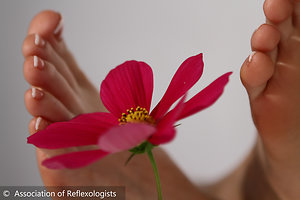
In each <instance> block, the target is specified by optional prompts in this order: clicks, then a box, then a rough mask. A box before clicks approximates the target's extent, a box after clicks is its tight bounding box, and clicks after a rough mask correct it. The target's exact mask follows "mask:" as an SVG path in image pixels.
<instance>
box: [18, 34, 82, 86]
mask: <svg viewBox="0 0 300 200" xmlns="http://www.w3.org/2000/svg"><path fill="white" fill-rule="evenodd" d="M22 49H23V55H24V57H25V58H26V57H29V56H34V55H36V56H39V57H40V58H42V59H43V60H46V61H49V62H51V63H53V65H54V66H55V67H56V69H57V71H59V73H60V74H61V75H62V76H63V77H64V78H65V79H66V80H67V81H68V83H69V84H70V85H71V86H72V87H73V88H76V87H77V84H76V80H75V78H74V76H73V74H72V72H71V71H70V69H69V68H68V66H67V64H66V63H65V61H64V59H62V58H61V57H60V56H59V55H58V54H57V53H56V51H55V50H54V49H53V48H52V46H51V44H50V43H49V42H47V41H45V40H44V39H43V37H41V36H40V35H38V34H32V35H28V36H27V37H26V38H25V40H24V44H23V48H22Z"/></svg>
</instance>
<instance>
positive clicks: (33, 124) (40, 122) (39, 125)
mask: <svg viewBox="0 0 300 200" xmlns="http://www.w3.org/2000/svg"><path fill="white" fill-rule="evenodd" d="M50 124H51V122H50V121H48V120H46V119H44V118H42V117H34V118H32V119H31V120H30V122H29V124H28V130H29V133H30V135H32V134H34V133H36V132H37V131H40V130H44V129H45V128H46V127H47V126H49V125H50Z"/></svg>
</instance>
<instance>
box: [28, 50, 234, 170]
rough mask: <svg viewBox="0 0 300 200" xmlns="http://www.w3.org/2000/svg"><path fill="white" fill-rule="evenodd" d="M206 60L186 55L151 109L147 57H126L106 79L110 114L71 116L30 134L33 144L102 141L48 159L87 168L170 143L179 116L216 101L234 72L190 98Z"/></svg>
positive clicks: (70, 144) (62, 145)
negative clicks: (93, 147)
mask: <svg viewBox="0 0 300 200" xmlns="http://www.w3.org/2000/svg"><path fill="white" fill-rule="evenodd" d="M203 65H204V64H203V59H202V54H199V55H196V56H193V57H190V58H188V59H187V60H185V61H184V62H183V63H182V64H181V66H180V67H179V69H178V70H177V72H176V73H175V75H174V77H173V78H172V81H171V83H170V85H169V87H168V89H167V91H166V93H165V94H164V96H163V97H162V99H161V100H160V102H159V103H158V104H157V105H156V107H155V108H154V109H153V110H152V111H151V112H149V111H150V106H151V99H152V92H153V73H152V69H151V68H150V66H149V65H147V64H146V63H144V62H138V61H127V62H125V63H123V64H121V65H119V66H117V67H116V68H115V69H113V70H111V71H110V72H109V74H108V75H107V76H106V78H105V80H104V81H103V82H102V84H101V90H100V97H101V100H102V102H103V104H104V106H105V107H106V108H107V110H108V111H109V113H106V112H97V113H90V114H82V115H79V116H77V117H75V118H74V119H72V120H70V121H66V122H57V123H53V124H51V125H50V126H48V127H47V128H46V129H45V130H41V131H39V132H37V133H35V134H34V135H32V136H30V137H28V143H30V144H34V145H35V146H37V147H39V148H46V149H58V148H68V147H79V146H87V145H97V147H98V149H96V150H88V151H75V152H71V153H66V154H62V155H58V156H54V157H52V158H49V159H46V160H44V161H43V165H44V166H46V167H48V168H52V169H60V168H79V167H83V166H86V165H88V164H90V163H92V162H95V161H97V160H99V159H101V158H103V157H104V156H107V155H108V154H111V153H115V152H120V151H124V150H130V149H132V148H134V147H137V146H138V145H140V144H142V143H143V142H145V141H148V142H150V143H151V144H153V145H160V144H164V143H167V142H170V141H171V140H172V139H173V138H174V136H175V133H176V130H175V126H174V124H175V123H176V121H178V120H180V119H183V118H186V117H188V116H190V115H192V114H195V113H197V112H199V111H201V110H203V109H205V108H207V107H209V106H210V105H212V104H213V103H214V102H215V101H216V100H217V99H218V98H219V97H220V95H221V94H222V93H223V90H224V87H225V85H226V84H227V82H228V80H229V76H230V74H231V72H228V73H226V74H224V75H222V76H221V77H219V78H218V79H216V80H215V81H214V82H212V83H211V84H210V85H209V86H207V87H206V88H205V89H203V90H202V91H200V92H199V93H198V94H196V95H195V96H194V97H193V98H191V99H190V100H188V101H186V102H185V96H186V93H187V92H188V90H189V89H190V88H191V87H192V86H193V85H194V84H195V83H196V82H197V81H198V80H199V79H200V77H201V75H202V72H203ZM180 98H181V99H180ZM178 99H180V101H179V102H178V103H177V105H176V106H175V107H174V109H172V110H170V108H171V106H172V105H173V104H174V103H175V102H176V101H177V100H178ZM169 110H170V111H169Z"/></svg>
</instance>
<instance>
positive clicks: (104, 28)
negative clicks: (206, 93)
mask: <svg viewBox="0 0 300 200" xmlns="http://www.w3.org/2000/svg"><path fill="white" fill-rule="evenodd" d="M262 4H263V1H262V0H259V1H254V0H243V1H241V0H226V1H224V0H214V1H207V0H192V1H191V0H186V1H175V0H164V1H162V0H151V1H146V0H126V1H124V0H119V1H116V0H106V1H104V0H101V1H100V0H89V1H83V0H82V1H78V0H72V1H66V0H55V1H54V0H51V1H50V0H47V1H40V0H27V1H21V0H19V1H16V0H1V1H0V25H1V27H0V90H1V91H0V99H1V101H0V185H41V184H42V182H41V179H40V177H39V173H38V170H37V166H36V160H35V154H34V147H33V146H31V145H28V144H26V137H27V136H28V131H27V123H28V122H29V120H30V119H31V117H30V115H29V114H28V113H27V111H26V110H25V106H24V100H23V95H24V92H25V90H26V89H27V88H29V87H30V86H29V85H28V84H27V83H26V82H25V80H24V78H23V71H22V65H23V60H24V59H23V57H22V53H21V45H22V42H23V39H24V37H25V35H26V31H27V26H28V24H29V22H30V20H31V18H32V17H33V16H34V15H35V14H36V13H38V12H39V11H41V10H43V9H54V10H56V11H59V12H61V13H62V15H63V17H64V22H65V29H64V38H65V40H66V42H67V44H68V46H69V48H70V49H71V50H72V52H73V53H74V55H75V57H76V58H77V60H78V62H79V64H80V66H81V67H82V68H83V70H84V71H85V72H86V73H87V75H88V76H89V78H90V79H91V80H92V82H93V83H94V84H95V85H97V87H99V85H100V83H101V81H102V80H103V79H104V77H105V76H106V74H107V73H108V71H109V70H110V69H112V68H113V67H115V66H116V65H118V64H120V63H122V62H124V61H125V60H129V59H136V60H142V61H145V62H147V63H148V64H149V65H150V66H151V67H152V68H153V71H154V77H155V88H154V101H153V102H154V105H155V104H156V103H157V102H158V101H159V99H160V98H161V96H162V95H163V93H164V91H165V90H166V87H167V86H168V84H169V82H170V80H171V77H172V76H173V74H174V73H175V71H176V69H177V68H178V66H179V65H180V64H181V63H182V62H183V61H184V60H185V59H186V58H187V57H189V56H192V55H195V54H198V53H200V52H203V53H204V61H205V70H204V74H203V77H202V78H201V80H200V81H199V83H198V84H197V85H196V86H195V87H194V88H193V90H192V91H191V92H190V94H195V93H196V92H197V91H200V90H201V89H202V88H203V87H205V86H206V85H208V84H209V83H210V82H212V81H213V80H214V79H216V78H217V77H219V76H220V75H222V74H223V73H225V72H228V71H233V72H234V74H233V75H232V76H231V79H230V82H229V85H228V86H227V87H226V90H225V93H224V95H223V96H222V97H221V98H220V99H219V100H218V102H217V103H216V104H215V105H213V107H211V108H209V109H207V110H205V111H203V112H201V113H198V114H197V115H195V116H192V117H190V118H188V119H186V120H184V121H182V125H181V126H180V127H179V128H178V135H177V137H176V139H175V140H174V141H173V142H172V143H170V144H168V145H166V146H165V148H166V150H167V151H168V152H169V153H170V155H171V156H172V158H173V159H174V160H175V161H176V162H177V163H178V165H179V166H180V167H181V168H182V169H183V171H184V172H185V173H186V174H187V175H188V176H189V177H190V178H191V179H192V180H193V181H195V182H199V183H211V182H213V181H216V180H218V179H220V178H222V177H223V176H224V175H225V174H227V173H228V172H230V171H231V170H233V169H234V167H235V166H236V165H237V164H238V163H240V162H241V161H242V160H243V158H244V157H245V156H246V155H247V153H248V152H249V150H250V149H251V147H252V145H253V143H254V140H255V132H256V131H255V128H254V126H253V123H252V119H251V114H250V108H249V103H248V97H247V94H246V92H245V90H244V88H243V86H242V84H241V82H240V78H239V69H240V66H241V64H242V63H243V61H244V59H245V58H246V57H247V56H248V55H249V53H250V52H251V51H250V42H249V41H250V37H251V35H252V33H253V31H254V30H255V29H256V28H257V27H258V26H259V25H260V24H261V23H263V22H264V16H263V11H262Z"/></svg>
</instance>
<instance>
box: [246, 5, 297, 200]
mask: <svg viewBox="0 0 300 200" xmlns="http://www.w3.org/2000/svg"><path fill="white" fill-rule="evenodd" d="M264 12H265V15H266V19H267V23H266V24H263V25H261V26H260V27H259V28H258V29H257V30H256V31H255V32H254V34H253V36H252V39H251V46H252V50H253V53H252V54H251V55H250V56H249V57H248V58H247V59H246V61H245V62H244V64H243V66H242V68H241V80H242V82H243V84H244V86H245V88H246V90H247V92H248V95H249V99H250V104H251V111H252V117H253V121H254V123H255V125H256V127H257V130H258V132H259V135H260V138H259V141H258V144H257V147H256V153H255V156H254V158H255V159H254V160H255V163H256V164H253V166H255V167H254V168H261V170H259V171H261V173H262V174H263V175H264V176H260V177H257V179H255V180H254V179H253V178H252V179H253V181H254V182H255V181H256V182H258V181H259V180H258V179H260V178H261V177H265V179H266V180H265V182H266V184H268V188H269V190H270V196H272V195H273V196H272V197H274V198H273V199H275V196H276V198H278V199H290V200H293V199H299V197H300V190H299V188H300V170H299V169H300V104H299V102H300V57H299V55H300V15H299V14H300V1H296V0H266V1H265V3H264ZM254 168H253V169H254ZM249 170H251V169H249ZM256 170H257V169H256ZM250 185H252V186H253V185H255V184H250ZM254 187H255V186H254ZM257 187H258V186H257ZM248 189H249V188H248ZM256 189H257V191H259V190H258V188H256ZM250 190H251V189H250ZM254 190H255V189H254ZM250 192H251V191H250ZM259 197H260V196H256V197H254V196H253V199H262V198H259Z"/></svg>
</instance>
